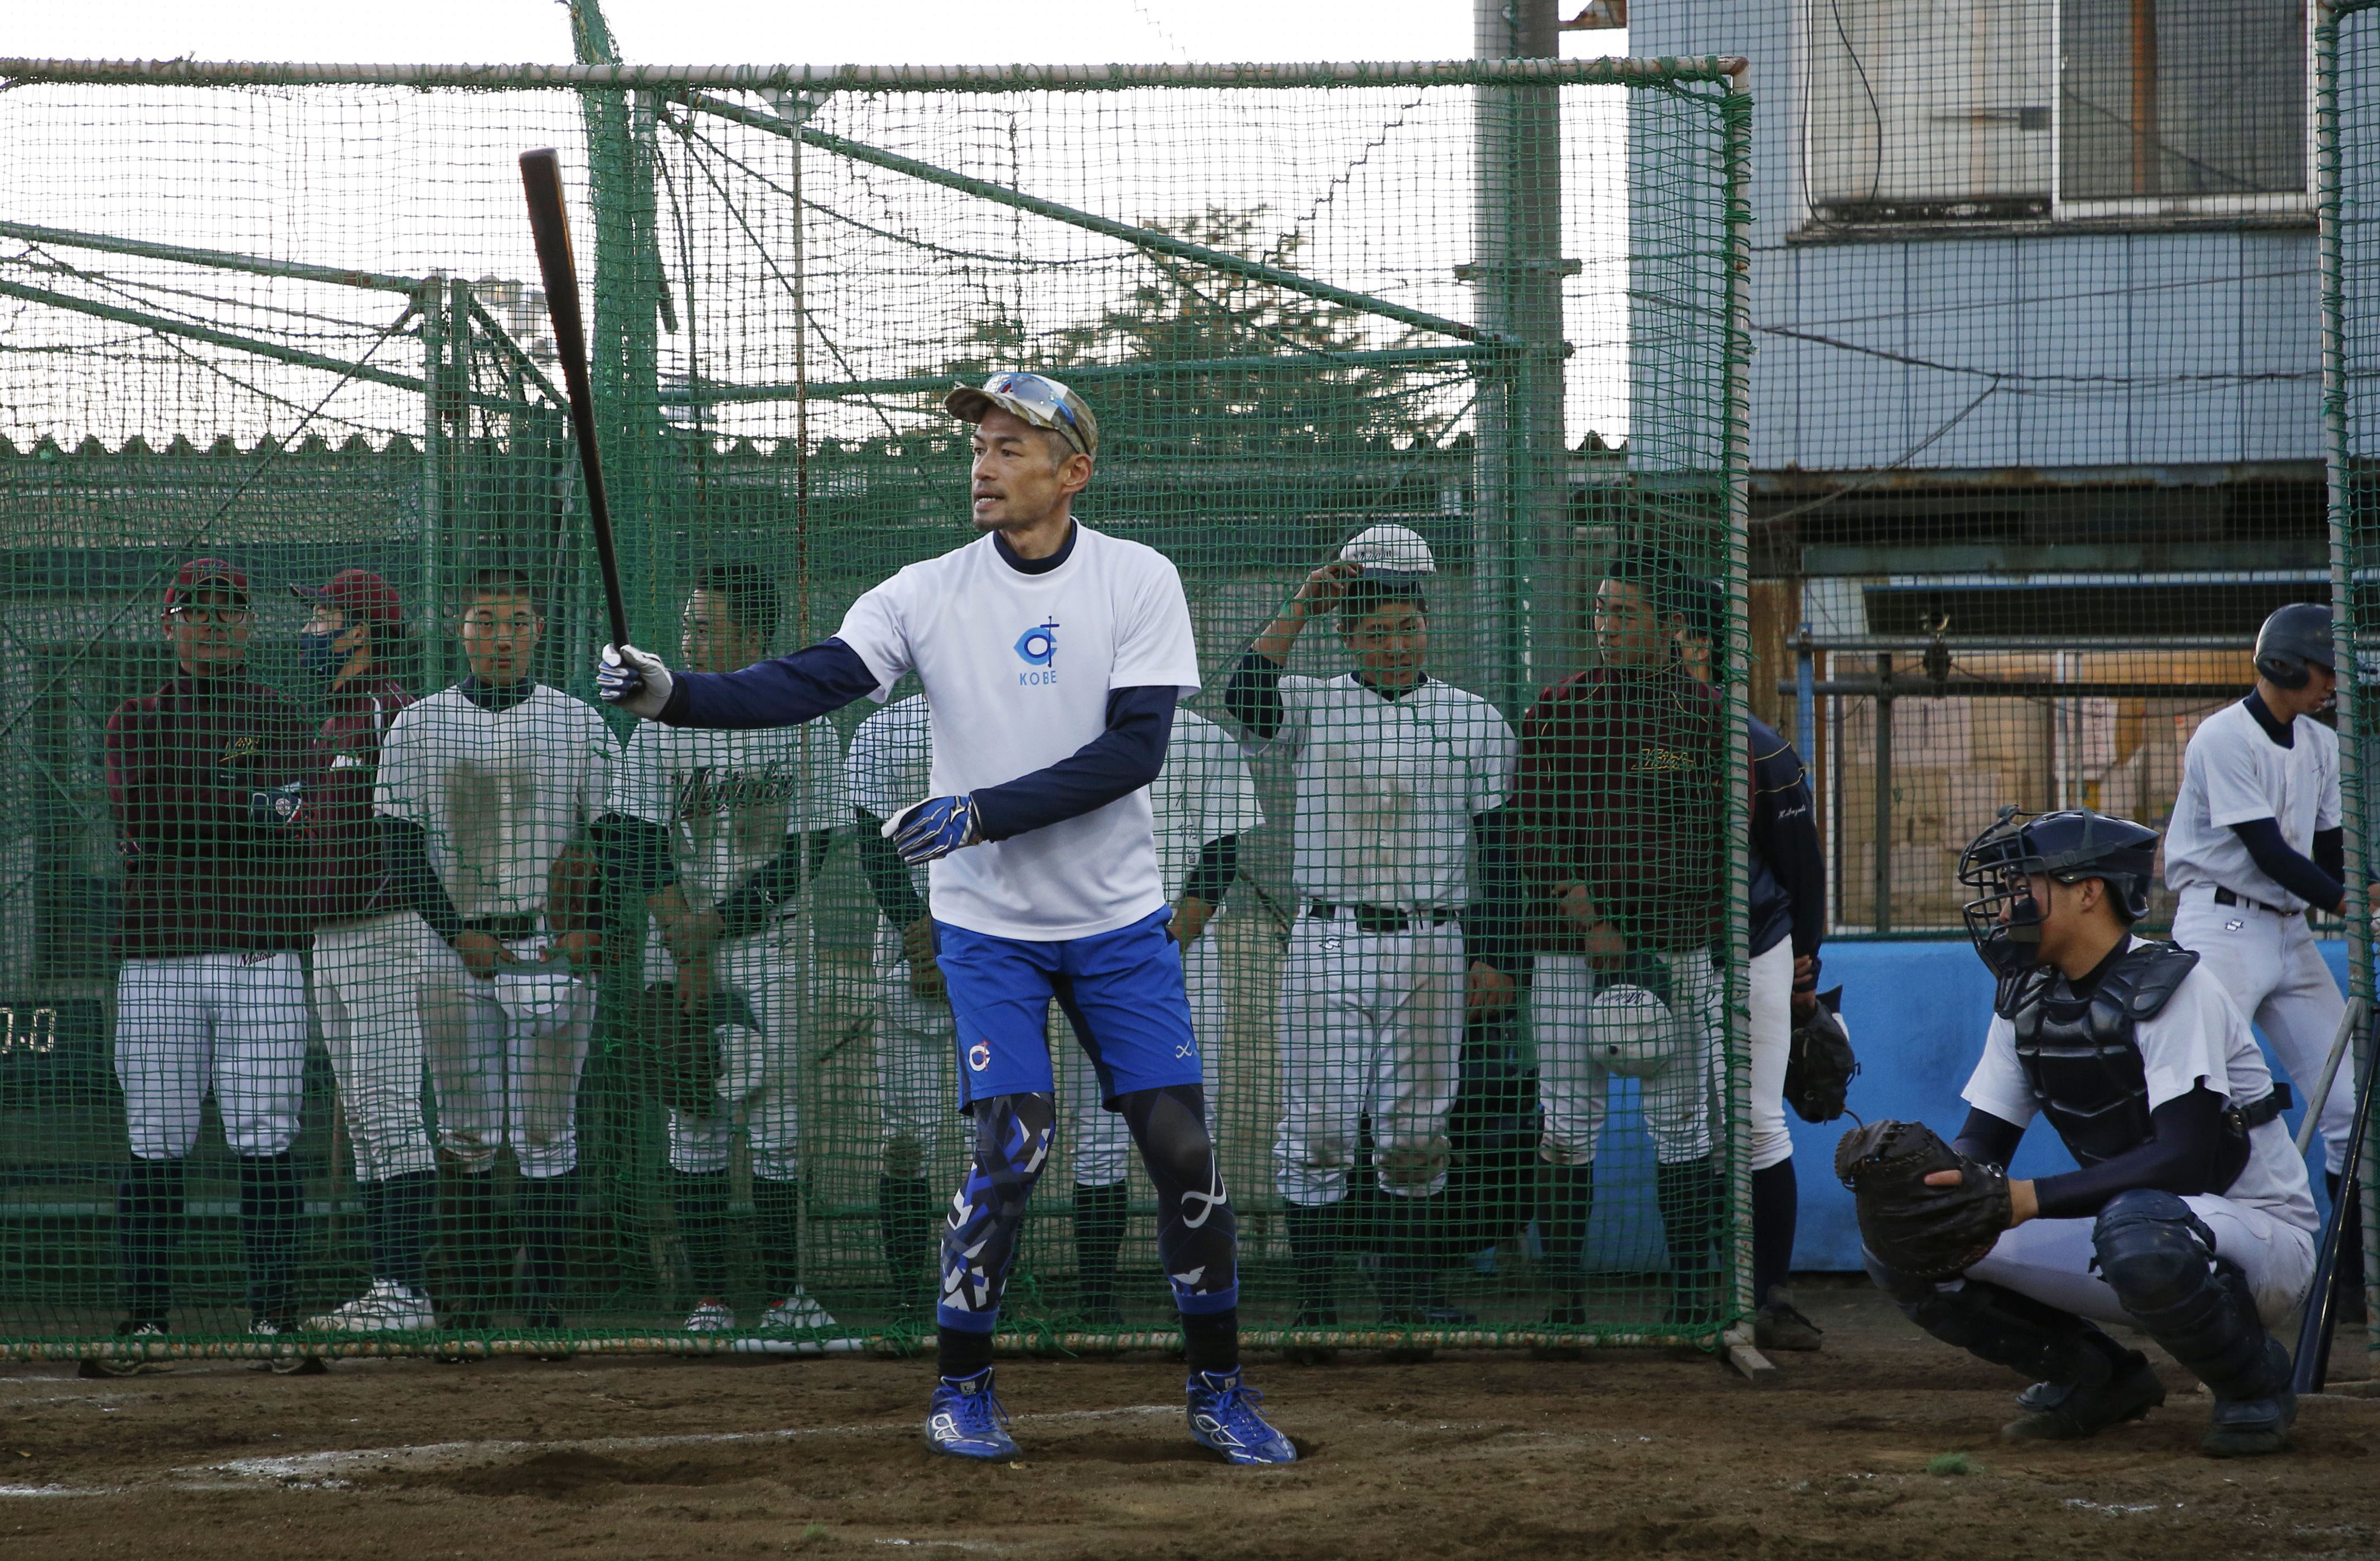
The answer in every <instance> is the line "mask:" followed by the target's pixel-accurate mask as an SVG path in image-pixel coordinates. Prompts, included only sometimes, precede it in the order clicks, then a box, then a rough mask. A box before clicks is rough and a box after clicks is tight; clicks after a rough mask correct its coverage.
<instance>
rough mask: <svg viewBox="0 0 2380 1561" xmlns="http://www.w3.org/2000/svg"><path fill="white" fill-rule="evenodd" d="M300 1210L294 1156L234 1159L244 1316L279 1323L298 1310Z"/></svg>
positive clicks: (301, 1191) (300, 1194)
mask: <svg viewBox="0 0 2380 1561" xmlns="http://www.w3.org/2000/svg"><path fill="white" fill-rule="evenodd" d="M304 1210H305V1201H304V1189H303V1188H301V1187H300V1186H299V1184H298V1181H297V1158H296V1156H292V1155H291V1154H290V1153H289V1151H287V1150H283V1151H282V1152H281V1153H280V1154H278V1155H243V1156H240V1160H239V1247H240V1256H241V1257H242V1259H243V1260H245V1262H246V1264H247V1267H248V1311H249V1316H251V1317H253V1318H255V1319H257V1320H258V1321H260V1322H272V1323H285V1322H287V1321H288V1320H289V1319H290V1318H291V1317H293V1316H294V1315H295V1314H296V1313H297V1224H298V1219H299V1217H300V1216H301V1215H302V1214H303V1213H304Z"/></svg>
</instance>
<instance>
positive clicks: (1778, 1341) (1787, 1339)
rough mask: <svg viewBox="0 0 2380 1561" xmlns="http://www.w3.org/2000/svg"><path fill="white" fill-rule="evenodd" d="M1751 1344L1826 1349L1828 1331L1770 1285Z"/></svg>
mask: <svg viewBox="0 0 2380 1561" xmlns="http://www.w3.org/2000/svg"><path fill="white" fill-rule="evenodd" d="M1752 1342H1753V1343H1754V1344H1755V1345H1758V1346H1759V1347H1760V1348H1761V1349H1789V1350H1796V1349H1825V1348H1826V1344H1827V1330H1826V1329H1824V1328H1822V1327H1820V1326H1818V1325H1817V1324H1815V1323H1813V1322H1812V1321H1810V1319H1808V1318H1807V1317H1804V1316H1803V1315H1802V1313H1800V1312H1799V1311H1797V1310H1796V1309H1795V1308H1794V1305H1793V1294H1792V1292H1791V1290H1788V1289H1786V1288H1785V1287H1784V1286H1782V1285H1771V1286H1770V1287H1769V1288H1768V1299H1767V1301H1763V1302H1762V1303H1761V1306H1760V1310H1759V1312H1758V1313H1755V1315H1754V1317H1753V1319H1752ZM2028 1391H2029V1390H2028ZM2028 1407H2030V1406H2028Z"/></svg>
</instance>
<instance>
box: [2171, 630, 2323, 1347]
mask: <svg viewBox="0 0 2380 1561" xmlns="http://www.w3.org/2000/svg"><path fill="white" fill-rule="evenodd" d="M2255 663H2256V686H2255V688H2254V690H2253V692H2251V693H2250V694H2249V695H2248V696H2247V697H2246V698H2244V699H2242V700H2240V702H2239V703H2238V704H2236V705H2228V706H2226V707H2224V708H2222V709H2220V710H2217V711H2216V713H2215V714H2213V715H2211V716H2209V717H2207V718H2206V719H2205V720H2203V721H2201V722H2200V723H2199V726H2198V730H2197V731H2196V732H2192V733H2191V737H2190V745H2189V746H2188V747H2187V748H2186V749H2185V750H2184V751H2183V753H2182V760H2181V790H2180V793H2179V794H2178V795H2176V797H2175V798H2174V804H2173V819H2172V822H2171V823H2170V824H2169V825H2168V827H2167V830H2166V841H2165V882H2166V887H2167V888H2168V889H2172V890H2173V891H2174V893H2175V895H2176V896H2178V897H2179V903H2178V904H2177V905H2176V906H2175V907H2174V914H2173V940H2174V941H2175V942H2177V943H2179V944H2180V945H2181V946H2182V947H2183V948H2185V949H2188V950H2192V951H2193V952H2195V953H2196V954H2197V955H2198V956H2199V958H2200V960H2201V961H2202V962H2204V968H2205V970H2206V973H2207V974H2209V975H2211V976H2213V977H2214V978H2215V979H2216V981H2217V982H2218V983H2220V984H2221V986H2222V987H2223V989H2224V990H2225V991H2226V992H2228V993H2229V994H2230V995H2231V1000H2232V1002H2233V1003H2235V1004H2236V1005H2238V1007H2239V1010H2240V1012H2241V1013H2243V1014H2245V1015H2246V1016H2247V1017H2248V1018H2249V1020H2250V1021H2252V1022H2253V1023H2254V1024H2255V1025H2256V1026H2257V1028H2259V1029H2261V1030H2262V1031H2263V1032H2264V1033H2265V1041H2266V1042H2267V1043H2268V1044H2269V1045H2270V1046H2271V1047H2272V1049H2273V1055H2274V1057H2275V1058H2276V1059H2278V1060H2279V1062H2280V1065H2281V1067H2282V1068H2283V1069H2284V1070H2286V1071H2288V1073H2289V1080H2290V1082H2291V1083H2293V1084H2295V1085H2296V1087H2297V1089H2298V1090H2299V1091H2300V1092H2301V1094H2311V1093H2312V1092H2313V1090H2314V1089H2315V1088H2316V1087H2317V1086H2318V1085H2319V1084H2320V1083H2321V1082H2322V1069H2323V1064H2324V1062H2325V1060H2326V1059H2327V1058H2328V1056H2329V1052H2330V1047H2331V1043H2332V1042H2333V1041H2334V1040H2335V1039H2336V1038H2337V1037H2338V1027H2339V1023H2340V1022H2341V1021H2342V1020H2343V1019H2344V1018H2345V1017H2346V1013H2347V999H2346V998H2344V997H2343V996H2342V995H2341V994H2340V992H2339V989H2338V982H2336V981H2334V980H2333V979H2332V978H2331V974H2330V969H2329V967H2328V966H2327V965H2325V963H2324V962H2323V958H2322V953H2321V950H2319V949H2317V948H2316V947H2315V943H2314V936H2313V928H2311V927H2309V926H2307V925H2306V916H2305V914H2306V912H2307V911H2308V910H2309V909H2310V908H2318V909H2321V910H2325V911H2329V912H2331V913H2333V914H2345V911H2346V906H2347V890H2346V888H2345V885H2344V879H2345V877H2346V854H2347V853H2346V844H2345V834H2344V830H2343V829H2342V828H2341V824H2340V815H2339V796H2338V732H2334V731H2333V730H2332V729H2331V728H2329V727H2328V726H2325V725H2324V724H2323V723H2322V722H2321V721H2318V720H2314V719H2313V716H2314V712H2316V711H2317V710H2320V709H2321V708H2323V707H2324V706H2325V705H2327V704H2329V703H2330V700H2331V697H2332V696H2333V694H2335V693H2336V692H2337V689H2338V673H2337V672H2336V671H2335V670H2334V652H2333V650H2332V638H2331V617H2330V608H2329V607H2328V606H2327V605H2326V604H2324V603H2319V602H2299V603H2295V604H2293V605H2291V606H2289V607H2284V608H2282V609H2280V610H2279V611H2277V612H2275V613H2273V614H2272V616H2270V617H2268V618H2266V619H2265V623H2264V626H2263V627H2262V628H2261V629H2260V630H2258V631H2257V635H2256V653H2255ZM2352 1072H2353V1070H2352V1069H2351V1068H2347V1067H2341V1068H2340V1069H2339V1071H2338V1074H2337V1075H2336V1076H2335V1077H2334V1078H2333V1079H2332V1081H2331V1087H2330V1093H2329V1095H2326V1096H2325V1097H2324V1099H2323V1100H2321V1101H2320V1102H2319V1103H2314V1102H2311V1101H2310V1102H2308V1109H2318V1111H2319V1118H2318V1120H2319V1122H2320V1124H2321V1131H2322V1138H2323V1168H2324V1170H2325V1172H2326V1174H2327V1178H2328V1180H2329V1184H2330V1196H2331V1200H2332V1202H2333V1204H2337V1203H2338V1200H2339V1198H2340V1196H2341V1194H2342V1192H2343V1190H2344V1189H2343V1183H2344V1182H2345V1181H2346V1176H2345V1167H2344V1165H2343V1157H2344V1156H2345V1155H2346V1152H2347V1138H2348V1133H2349V1131H2350V1129H2351V1128H2352V1126H2353V1123H2354V1115H2355V1089H2354V1081H2353V1079H2352V1077H2351V1076H2350V1075H2351V1074H2352ZM2360 1228H2361V1227H2360V1224H2359V1223H2351V1224H2350V1230H2360ZM2361 1251H2362V1243H2361V1241H2360V1240H2350V1241H2349V1242H2348V1243H2347V1245H2346V1246H2345V1247H2344V1248H2343V1249H2342V1255H2341V1260H2340V1263H2339V1265H2338V1274H2339V1285H2340V1292H2339V1293H2340V1294H2341V1295H2342V1297H2350V1296H2351V1297H2354V1298H2356V1299H2357V1301H2359V1302H2360V1300H2361V1297H2362V1290H2363V1280H2362V1265H2361V1263H2360V1262H2359V1261H2358V1258H2359V1257H2360V1254H2361Z"/></svg>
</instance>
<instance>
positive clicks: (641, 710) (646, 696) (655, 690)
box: [595, 645, 676, 720]
mask: <svg viewBox="0 0 2380 1561" xmlns="http://www.w3.org/2000/svg"><path fill="white" fill-rule="evenodd" d="M675 681H676V680H675V679H674V678H672V677H671V676H670V671H669V669H668V668H667V667H665V666H663V665H662V660H661V658H660V657H658V656H654V655H651V654H650V653H649V652H646V651H642V650H639V649H637V647H635V646H633V645H607V646H605V647H603V655H602V657H601V659H599V660H598V661H597V662H596V663H595V692H596V693H598V694H600V695H601V696H603V702H604V703H605V704H607V705H617V706H618V707H620V708H622V709H624V710H625V711H627V712H628V713H629V714H630V715H632V716H641V717H643V718H644V719H645V720H653V719H655V718H656V717H658V716H659V715H660V714H661V713H662V707H663V706H665V705H667V704H668V703H669V697H670V688H671V685H672V684H674V682H675Z"/></svg>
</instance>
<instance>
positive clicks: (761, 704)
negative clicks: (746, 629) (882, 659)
mask: <svg viewBox="0 0 2380 1561" xmlns="http://www.w3.org/2000/svg"><path fill="white" fill-rule="evenodd" d="M670 677H671V684H672V686H671V688H670V696H669V703H668V704H666V705H664V706H662V713H661V714H660V715H659V716H657V717H655V718H654V719H655V720H659V721H660V722H661V723H662V725H663V726H703V727H716V728H722V729H734V730H745V729H749V728H753V727H764V726H799V725H800V724H801V723H802V722H804V721H806V720H817V719H818V718H819V717H820V716H822V715H826V714H828V713H829V712H831V711H834V710H839V709H841V708H844V706H845V705H848V704H850V703H851V702H852V701H853V700H854V699H860V698H865V697H866V696H868V695H870V694H873V693H875V692H876V674H875V673H874V672H869V671H868V663H867V661H866V660H864V659H861V657H860V654H859V652H858V651H856V650H854V649H853V648H851V647H849V646H847V645H845V644H844V643H843V641H841V640H839V639H832V638H829V639H822V640H820V641H819V642H818V643H817V644H816V645H809V646H804V647H802V648H801V649H799V650H796V651H795V652H794V653H793V654H792V655H790V656H778V657H774V658H772V659H769V660H766V661H755V662H754V663H752V665H750V666H748V667H747V668H745V669H744V670H743V671H742V672H673V673H671V674H670Z"/></svg>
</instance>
